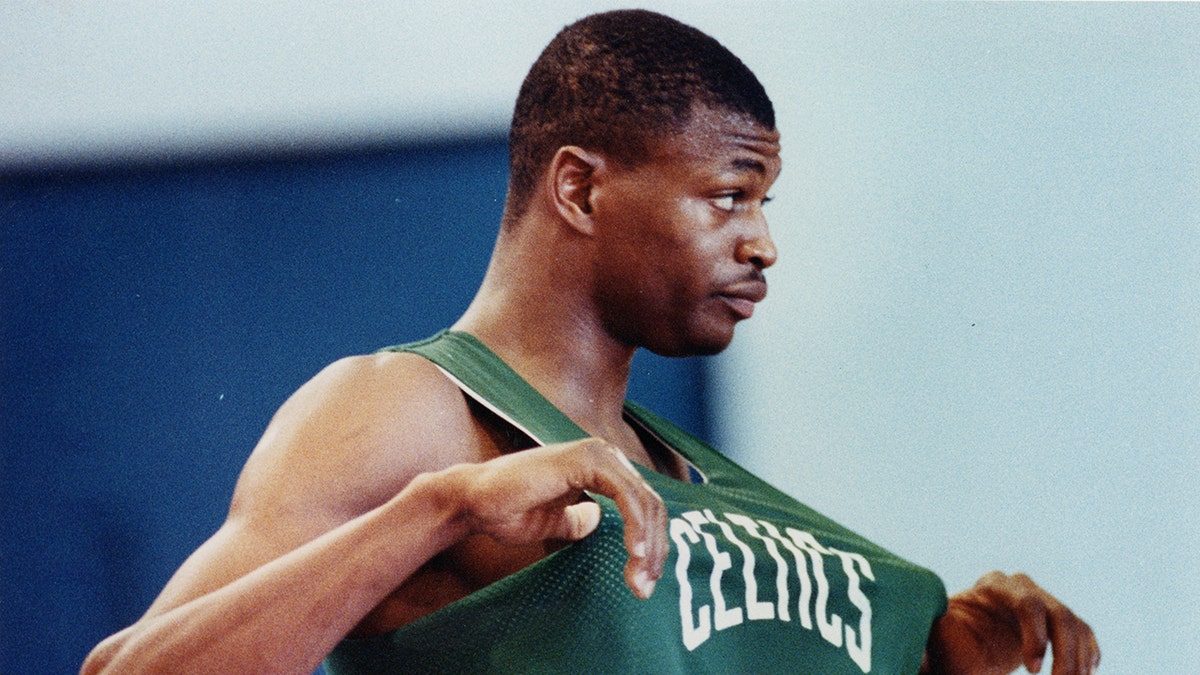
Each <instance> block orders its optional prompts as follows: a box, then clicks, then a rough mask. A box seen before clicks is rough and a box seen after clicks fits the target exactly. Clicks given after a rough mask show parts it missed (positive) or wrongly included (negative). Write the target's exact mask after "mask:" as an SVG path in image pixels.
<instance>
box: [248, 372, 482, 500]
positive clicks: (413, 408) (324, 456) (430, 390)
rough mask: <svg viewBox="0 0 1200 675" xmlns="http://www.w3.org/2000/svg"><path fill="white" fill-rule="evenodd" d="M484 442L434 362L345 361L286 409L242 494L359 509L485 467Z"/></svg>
mask: <svg viewBox="0 0 1200 675" xmlns="http://www.w3.org/2000/svg"><path fill="white" fill-rule="evenodd" d="M480 439H481V435H480V432H479V431H478V424H477V422H476V421H475V419H474V417H473V415H472V413H471V409H470V407H469V406H468V405H467V403H466V400H465V398H464V397H463V395H462V392H461V391H460V390H459V389H458V387H457V386H456V385H455V384H454V383H453V382H451V381H450V380H449V379H447V378H446V377H445V375H443V374H442V373H441V371H440V370H438V368H437V367H436V366H435V365H433V364H432V363H430V362H429V361H427V360H425V359H424V358H422V357H420V356H416V355H413V354H406V353H391V352H381V353H377V354H368V355H362V356H351V357H346V358H343V359H339V360H338V361H336V362H334V363H332V364H330V365H329V366H327V367H326V368H324V369H323V370H322V371H321V372H319V373H318V374H317V375H316V376H314V377H313V378H312V379H311V380H309V381H308V382H307V383H305V384H304V385H303V386H302V387H301V388H300V389H299V390H297V391H296V393H295V394H293V395H292V396H291V398H289V399H288V400H287V401H286V402H285V403H284V404H283V406H282V407H280V409H279V411H278V412H277V413H276V414H275V417H274V418H273V419H272V420H271V423H270V424H269V425H268V427H267V430H266V432H265V433H264V434H263V437H262V440H261V441H260V442H259V444H258V447H256V448H255V450H254V452H253V454H252V455H251V457H250V460H249V461H248V462H247V464H246V467H245V470H244V471H243V475H242V481H240V482H241V483H244V485H241V484H240V485H239V490H238V492H239V493H240V494H241V495H242V496H243V497H246V498H249V499H254V500H255V501H257V499H256V497H255V496H256V495H261V496H263V497H264V498H266V499H268V500H275V501H277V502H281V503H284V502H291V501H293V499H306V500H313V501H316V502H323V503H325V505H326V506H327V507H330V508H332V509H334V510H337V511H348V512H358V513H361V512H365V511H366V510H369V509H370V508H373V507H374V506H378V505H379V504H381V503H382V502H384V501H386V500H387V499H389V498H390V497H391V496H393V495H395V494H396V493H397V492H398V491H399V490H401V489H403V487H404V486H405V485H407V484H408V483H409V482H410V481H411V480H412V479H413V477H415V476H416V475H417V474H420V473H425V472H429V471H438V470H441V469H444V468H446V467H449V466H451V465H454V464H459V463H462V462H470V461H479V460H480V459H481V458H482V457H481V455H482V453H483V451H482V450H481V449H480V446H481V440H480ZM242 488H246V489H244V490H243V489H242ZM347 515H349V514H347Z"/></svg>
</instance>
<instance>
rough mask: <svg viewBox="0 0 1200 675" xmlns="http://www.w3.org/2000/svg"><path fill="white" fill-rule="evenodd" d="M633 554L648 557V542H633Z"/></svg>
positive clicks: (638, 556)
mask: <svg viewBox="0 0 1200 675" xmlns="http://www.w3.org/2000/svg"><path fill="white" fill-rule="evenodd" d="M633 555H634V556H635V557H637V558H645V557H646V542H644V541H638V542H634V544H633Z"/></svg>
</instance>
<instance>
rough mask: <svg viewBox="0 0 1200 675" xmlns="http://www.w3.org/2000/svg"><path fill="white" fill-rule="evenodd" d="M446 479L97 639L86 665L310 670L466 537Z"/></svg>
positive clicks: (417, 487)
mask: <svg viewBox="0 0 1200 675" xmlns="http://www.w3.org/2000/svg"><path fill="white" fill-rule="evenodd" d="M440 479H441V477H440V476H439V475H437V474H435V475H433V476H420V477H418V478H417V479H415V480H414V481H413V482H412V484H410V485H409V486H408V487H407V488H406V489H405V490H404V491H402V492H401V493H400V494H399V495H397V496H396V497H395V498H394V499H392V500H391V501H389V502H388V503H386V504H384V505H383V506H381V507H379V508H377V509H375V510H373V511H370V512H368V513H366V514H364V515H362V516H360V517H359V518H356V519H354V520H352V521H349V522H347V523H346V524H344V525H342V526H340V527H338V528H336V529H334V530H332V531H330V532H328V533H326V534H325V535H323V536H321V537H319V538H317V539H315V540H313V541H311V542H309V543H307V544H305V545H304V546H301V547H300V548H298V549H296V550H294V551H292V552H290V553H288V554H286V555H284V556H282V557H280V558H278V559H276V560H273V561H271V562H269V563H267V564H265V565H263V566H262V567H259V568H258V569H256V570H254V571H253V572H251V573H249V574H247V575H245V576H243V577H242V578H240V579H238V580H236V581H234V582H232V583H230V584H228V585H226V586H224V587H222V588H220V589H218V590H216V591H213V592H211V593H209V594H207V595H204V596H202V597H199V598H196V599H195V600H192V601H191V602H188V603H186V604H183V605H181V606H179V607H176V608H174V609H171V610H169V611H167V612H165V613H163V614H161V615H158V616H154V617H150V618H145V619H143V620H142V621H139V622H138V623H137V624H134V625H133V626H131V627H130V628H128V629H126V630H125V631H122V632H121V633H118V634H116V635H114V636H113V637H111V638H109V639H108V640H106V641H105V642H103V643H101V644H100V645H99V646H98V647H97V648H96V649H95V650H94V651H93V653H92V654H91V655H90V656H89V658H88V660H87V661H86V662H85V664H84V667H83V672H84V673H88V674H91V673H149V672H153V673H172V672H179V673H198V672H213V673H216V672H220V673H240V672H245V673H311V672H312V671H313V669H314V668H315V667H316V666H317V664H318V663H320V661H321V660H322V659H323V658H324V657H325V655H326V654H328V652H329V651H331V650H332V649H333V647H334V646H336V644H337V643H338V641H340V640H341V639H342V637H344V636H345V635H346V634H347V633H349V632H350V630H351V629H352V628H353V627H354V626H355V625H356V624H357V623H358V622H359V621H361V620H362V618H363V617H364V616H365V615H366V614H367V613H368V612H369V611H370V610H371V609H372V608H373V607H375V606H376V605H377V604H378V603H379V602H380V601H381V600H383V599H384V598H385V597H386V596H387V595H388V594H389V593H390V592H391V591H392V590H393V589H394V588H395V587H396V586H397V585H399V584H400V583H401V582H402V581H404V580H405V579H407V578H408V577H409V576H411V575H412V574H413V573H414V572H415V571H416V570H417V569H418V568H419V567H420V566H421V565H423V564H424V563H425V562H426V561H427V560H429V559H430V558H431V557H433V556H434V555H436V554H437V553H438V552H439V551H441V550H443V549H445V548H446V547H448V546H450V545H451V544H453V543H454V542H455V541H456V540H457V539H459V538H461V536H462V535H463V532H462V527H461V525H460V524H459V523H458V522H457V520H456V518H455V516H456V515H457V514H456V513H455V512H454V509H453V506H452V504H450V503H449V502H447V501H446V500H444V499H441V498H440V497H439V496H438V494H439V489H440V486H439V485H438V483H439V481H440Z"/></svg>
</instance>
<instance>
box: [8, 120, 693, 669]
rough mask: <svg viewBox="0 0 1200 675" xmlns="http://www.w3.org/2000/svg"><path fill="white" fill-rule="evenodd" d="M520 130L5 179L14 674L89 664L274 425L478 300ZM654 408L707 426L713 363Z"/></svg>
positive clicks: (656, 374) (197, 531) (652, 361)
mask: <svg viewBox="0 0 1200 675" xmlns="http://www.w3.org/2000/svg"><path fill="white" fill-rule="evenodd" d="M506 177H507V151H506V147H505V143H504V141H503V139H483V140H479V141H473V142H468V143H462V144H453V145H431V146H418V147H398V148H386V149H371V150H363V151H355V152H346V153H342V154H324V155H320V156H292V157H281V158H269V159H258V160H252V161H232V160H231V161H225V162H207V163H196V164H191V165H184V166H157V167H151V166H135V167H111V168H105V169H94V170H86V171H84V170H78V171H68V172H51V171H46V172H40V173H26V174H7V175H4V174H0V226H2V227H0V237H2V238H3V239H2V241H0V277H2V284H0V299H2V302H3V304H2V313H0V346H2V349H0V391H2V398H0V434H2V436H0V441H2V445H0V447H2V448H3V456H2V458H0V462H2V464H0V481H2V483H0V490H2V494H3V503H4V506H3V508H4V510H5V512H4V516H3V525H2V527H3V531H2V533H0V546H2V547H3V550H2V551H0V558H2V559H3V565H2V572H0V573H2V574H3V580H2V585H0V593H2V596H0V605H2V606H3V607H4V612H3V613H2V614H0V615H2V617H3V618H2V619H0V620H2V621H3V627H2V630H0V636H2V637H0V671H2V672H11V673H19V672H74V671H75V670H76V669H77V668H78V666H79V663H80V662H81V661H82V659H83V657H84V655H85V654H86V652H87V651H88V650H89V649H90V647H91V646H92V645H93V644H94V643H95V642H96V641H98V640H99V639H101V638H102V637H104V636H105V635H107V634H109V633H111V632H114V631H116V630H118V629H120V628H121V627H123V626H125V625H128V624H129V623H132V622H133V621H135V620H136V619H137V618H138V616H140V614H141V613H142V612H143V611H144V610H145V608H146V607H147V606H148V605H149V603H150V602H151V600H152V599H153V598H154V596H155V595H156V594H157V592H158V591H159V589H161V587H162V585H163V584H164V583H165V582H166V580H167V578H168V577H169V576H170V574H171V573H172V571H173V570H174V569H175V568H176V567H178V565H179V564H180V563H181V562H182V561H183V559H184V558H185V557H186V556H187V555H188V553H190V552H191V551H192V550H193V549H195V547H196V546H198V545H199V544H200V543H201V542H202V541H203V540H204V539H205V538H206V537H207V536H208V535H209V534H211V533H212V531H213V530H214V529H215V528H216V527H217V526H218V525H219V524H220V522H221V520H222V519H223V517H224V513H225V509H226V506H227V504H228V499H229V495H230V493H231V491H232V488H233V484H234V481H235V479H236V477H237V472H238V470H239V469H240V467H241V465H242V463H243V462H244V460H245V457H246V455H247V454H248V453H249V451H250V449H251V448H252V447H253V445H254V443H255V442H256V440H257V439H258V436H259V435H260V434H261V432H262V429H263V428H264V427H265V425H266V423H267V421H268V420H269V418H270V416H271V414H272V413H273V412H274V410H275V409H276V408H277V407H278V406H279V405H280V404H281V403H282V402H283V400H284V399H285V398H286V397H287V396H288V395H289V394H290V393H291V392H292V391H294V390H295V389H296V388H297V387H298V386H299V385H300V384H302V383H303V382H304V381H305V380H307V379H308V378H310V377H311V376H312V375H313V374H314V373H316V371H317V370H319V369H320V368H321V367H323V366H324V365H326V364H328V363H329V362H331V361H333V360H335V359H337V358H339V357H341V356H345V355H348V354H352V353H362V352H368V351H373V350H374V349H377V348H379V347H382V346H385V345H388V344H394V343H397V342H403V341H408V340H413V339H418V338H421V337H425V336H426V335H428V334H430V333H432V332H433V331H435V330H437V329H439V328H442V327H444V326H446V325H448V324H449V323H450V322H451V321H453V320H454V319H455V318H456V317H457V316H458V314H459V313H460V312H461V311H462V310H463V309H464V308H465V307H466V305H467V303H468V301H469V300H470V298H471V296H472V294H473V292H474V289H475V287H476V286H477V285H478V283H479V281H480V279H482V276H483V271H484V267H485V264H486V261H487V257H488V255H489V254H490V252H491V246H492V241H493V239H494V236H495V229H496V226H497V223H498V222H499V218H500V213H501V209H502V207H503V200H504V190H505V184H506ZM634 365H635V367H634V370H635V374H634V378H635V379H634V383H633V385H632V387H631V397H632V398H635V399H637V400H639V401H641V402H643V403H646V404H648V405H649V406H650V407H652V408H655V409H656V410H658V411H660V412H662V413H663V414H665V415H666V416H668V417H670V418H672V419H674V420H676V421H678V422H680V423H682V424H683V425H684V426H686V427H687V428H689V429H691V430H693V431H697V432H700V433H702V434H703V433H704V432H706V429H705V428H704V422H703V419H702V417H701V413H700V411H701V410H702V405H701V404H702V394H703V378H702V364H701V362H699V361H697V360H683V361H675V360H666V359H659V358H657V357H651V356H648V355H639V357H638V359H636V360H635V364H634Z"/></svg>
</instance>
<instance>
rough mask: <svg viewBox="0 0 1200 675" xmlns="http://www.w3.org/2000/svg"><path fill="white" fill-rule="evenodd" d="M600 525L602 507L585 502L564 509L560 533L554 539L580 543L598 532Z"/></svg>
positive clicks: (591, 502) (594, 503)
mask: <svg viewBox="0 0 1200 675" xmlns="http://www.w3.org/2000/svg"><path fill="white" fill-rule="evenodd" d="M598 525H600V505H599V504H597V503H596V502H593V501H583V502H579V503H578V504H572V505H570V506H568V507H567V508H565V509H563V515H562V521H561V522H560V523H559V531H558V532H557V533H556V534H555V536H554V537H553V538H554V539H563V540H565V541H579V540H580V539H583V538H584V537H586V536H588V535H589V534H591V533H592V532H594V531H595V530H596V527H597V526H598Z"/></svg>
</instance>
